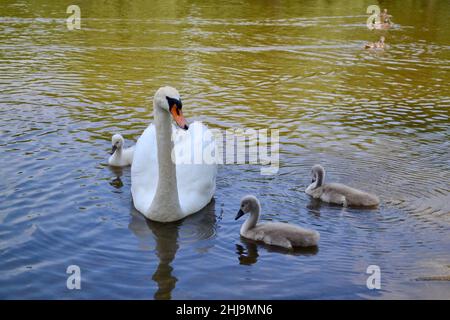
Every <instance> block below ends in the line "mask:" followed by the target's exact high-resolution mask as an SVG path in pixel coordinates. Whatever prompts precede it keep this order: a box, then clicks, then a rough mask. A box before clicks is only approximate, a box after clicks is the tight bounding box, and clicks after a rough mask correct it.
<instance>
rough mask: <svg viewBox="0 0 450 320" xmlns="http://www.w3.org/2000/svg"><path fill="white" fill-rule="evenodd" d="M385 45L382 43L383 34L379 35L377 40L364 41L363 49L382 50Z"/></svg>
mask: <svg viewBox="0 0 450 320" xmlns="http://www.w3.org/2000/svg"><path fill="white" fill-rule="evenodd" d="M385 47H386V44H385V43H384V37H383V36H381V37H380V40H378V41H377V42H371V43H366V45H365V46H364V48H365V49H379V50H384V48H385Z"/></svg>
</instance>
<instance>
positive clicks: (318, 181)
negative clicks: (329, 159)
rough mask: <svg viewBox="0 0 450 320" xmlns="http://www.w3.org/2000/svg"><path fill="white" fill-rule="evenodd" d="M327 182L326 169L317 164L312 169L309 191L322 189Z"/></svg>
mask: <svg viewBox="0 0 450 320" xmlns="http://www.w3.org/2000/svg"><path fill="white" fill-rule="evenodd" d="M324 180H325V169H324V168H323V167H322V166H321V165H320V164H315V165H314V166H313V167H312V168H311V184H310V185H309V187H308V189H310V190H312V189H315V188H317V187H320V186H321V185H322V184H323V181H324Z"/></svg>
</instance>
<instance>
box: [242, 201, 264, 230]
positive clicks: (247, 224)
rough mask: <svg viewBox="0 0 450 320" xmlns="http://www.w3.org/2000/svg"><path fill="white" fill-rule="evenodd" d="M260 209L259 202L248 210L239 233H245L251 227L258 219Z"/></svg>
mask: <svg viewBox="0 0 450 320" xmlns="http://www.w3.org/2000/svg"><path fill="white" fill-rule="evenodd" d="M260 211H261V206H260V205H259V203H257V204H256V206H255V208H254V209H252V211H250V216H249V217H248V218H247V220H246V221H245V222H244V224H243V225H242V227H241V234H242V233H245V232H246V231H248V230H250V229H253V228H254V227H255V226H256V224H257V223H258V220H259V212H260Z"/></svg>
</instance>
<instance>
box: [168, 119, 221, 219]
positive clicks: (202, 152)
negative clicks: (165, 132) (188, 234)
mask: <svg viewBox="0 0 450 320" xmlns="http://www.w3.org/2000/svg"><path fill="white" fill-rule="evenodd" d="M175 135H176V136H175V137H174V140H175V159H176V163H177V184H178V197H179V199H180V206H181V210H182V211H183V213H184V214H185V215H188V214H191V213H194V212H197V211H199V210H200V209H202V208H203V207H204V206H206V205H207V204H208V203H209V202H210V201H211V198H212V197H213V195H214V192H215V189H216V175H217V164H216V160H215V147H216V143H215V139H214V135H213V134H212V132H211V130H209V129H208V128H207V127H206V126H204V125H203V124H202V123H201V122H194V123H192V124H191V125H190V126H189V130H188V131H182V130H177V132H176V134H175Z"/></svg>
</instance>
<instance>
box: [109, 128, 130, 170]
mask: <svg viewBox="0 0 450 320" xmlns="http://www.w3.org/2000/svg"><path fill="white" fill-rule="evenodd" d="M111 144H112V149H111V156H110V157H109V159H108V164H109V165H110V166H115V167H124V166H129V165H131V163H132V162H133V154H134V146H133V147H130V148H126V149H124V148H123V147H124V145H125V140H124V138H123V137H122V136H121V135H120V134H115V135H113V136H112V138H111Z"/></svg>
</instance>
